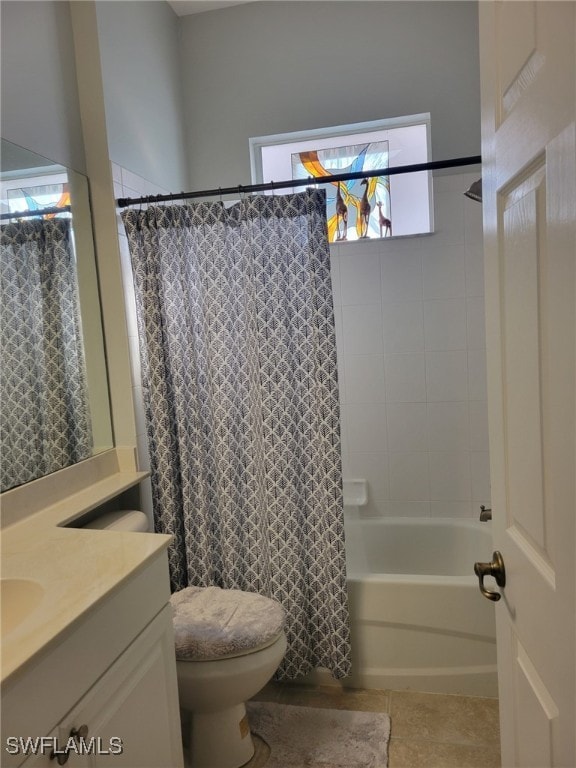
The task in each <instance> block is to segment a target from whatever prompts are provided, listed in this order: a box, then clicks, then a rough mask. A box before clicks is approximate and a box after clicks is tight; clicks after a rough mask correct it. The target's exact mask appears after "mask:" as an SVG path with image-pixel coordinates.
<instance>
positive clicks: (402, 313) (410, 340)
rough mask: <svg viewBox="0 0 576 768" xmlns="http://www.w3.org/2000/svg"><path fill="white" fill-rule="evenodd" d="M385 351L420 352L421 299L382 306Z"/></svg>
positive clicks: (422, 325)
mask: <svg viewBox="0 0 576 768" xmlns="http://www.w3.org/2000/svg"><path fill="white" fill-rule="evenodd" d="M382 322H383V324H384V351H385V352H422V351H423V350H424V315H423V310H422V302H421V301H406V302H403V303H402V304H389V303H386V304H384V305H383V306H382Z"/></svg>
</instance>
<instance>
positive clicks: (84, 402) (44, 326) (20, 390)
mask: <svg viewBox="0 0 576 768" xmlns="http://www.w3.org/2000/svg"><path fill="white" fill-rule="evenodd" d="M0 158H1V163H0V192H1V194H0V217H1V218H0V230H1V231H0V268H1V281H0V397H1V403H2V406H1V412H0V413H1V416H0V446H1V455H2V461H1V462H0V490H1V491H6V490H8V489H9V488H14V487H16V486H18V485H22V484H23V483H27V482H30V481H31V480H35V479H37V478H39V477H43V476H45V475H47V474H50V473H51V472H55V471H57V470H59V469H63V468H64V467H67V466H70V465H71V464H75V463H77V462H79V461H82V460H83V459H87V458H89V457H90V456H93V455H95V454H96V453H99V452H101V451H104V450H107V449H109V448H111V447H112V446H113V436H112V423H111V416H110V400H109V392H108V380H107V373H106V358H105V352H104V340H103V333H102V321H101V311H100V299H99V293H98V280H97V272H96V260H95V253H94V242H93V237H92V219H91V215H90V201H89V192H88V180H87V179H86V177H84V176H82V175H81V174H79V173H77V172H75V171H72V170H71V169H68V168H65V167H63V166H61V165H57V164H55V163H53V162H52V161H50V160H48V159H47V158H44V157H40V156H39V155H37V154H35V153H33V152H30V151H28V150H26V149H24V148H22V147H18V146H16V145H15V144H12V143H11V142H8V141H6V140H4V139H2V144H1V149H0Z"/></svg>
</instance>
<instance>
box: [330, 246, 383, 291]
mask: <svg viewBox="0 0 576 768" xmlns="http://www.w3.org/2000/svg"><path fill="white" fill-rule="evenodd" d="M340 281H341V295H342V304H343V305H346V304H379V303H380V301H381V299H382V296H381V291H380V256H379V254H378V253H376V252H375V253H363V252H362V251H361V250H360V246H356V244H353V243H350V244H349V246H348V248H347V249H346V251H345V252H344V253H342V252H341V254H340Z"/></svg>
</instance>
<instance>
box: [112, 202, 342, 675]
mask: <svg viewBox="0 0 576 768" xmlns="http://www.w3.org/2000/svg"><path fill="white" fill-rule="evenodd" d="M122 217H123V220H124V224H125V227H126V231H127V234H128V241H129V247H130V252H131V258H132V267H133V272H134V281H135V289H136V304H137V310H138V322H139V332H140V340H141V341H140V346H141V363H142V378H143V385H144V398H145V405H146V412H147V423H148V439H149V447H150V457H151V468H152V491H153V500H154V513H155V524H156V530H158V531H161V532H164V533H170V534H172V535H173V536H174V541H173V544H172V547H171V549H170V553H169V557H170V571H171V579H172V588H173V589H174V590H178V589H181V588H183V587H185V586H187V585H196V586H208V585H216V586H220V587H223V588H229V589H230V588H234V589H242V590H246V591H253V592H259V593H261V594H264V595H267V596H269V597H272V598H275V599H276V600H278V601H279V602H281V603H282V605H283V606H284V608H285V610H286V614H287V627H286V632H287V637H288V644H289V649H288V652H287V654H286V657H285V659H284V662H283V664H282V666H281V667H280V670H279V673H278V677H280V678H294V677H297V676H299V675H303V674H306V673H307V672H309V671H310V670H311V669H313V668H314V667H325V668H328V669H329V670H331V672H332V674H333V675H334V676H335V677H343V676H345V675H347V674H349V668H350V661H349V656H350V644H349V630H348V607H347V598H346V582H345V554H344V530H343V510H342V480H341V459H340V434H339V407H338V391H337V375H336V343H335V332H334V315H333V305H332V293H331V283H330V263H329V249H328V241H327V235H326V219H325V193H324V191H323V190H313V191H307V192H304V193H300V194H295V195H282V196H275V197H273V196H264V195H261V196H255V197H247V198H246V199H244V200H242V201H240V202H239V203H237V204H235V205H233V206H232V207H230V208H226V206H225V205H224V204H223V203H222V202H214V203H199V204H196V205H181V206H170V207H149V208H148V209H147V210H144V211H136V210H128V211H125V212H124V213H123V214H122Z"/></svg>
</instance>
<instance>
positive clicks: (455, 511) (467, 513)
mask: <svg viewBox="0 0 576 768" xmlns="http://www.w3.org/2000/svg"><path fill="white" fill-rule="evenodd" d="M472 515H473V510H472V502H470V501H432V502H431V503H430V516H431V517H465V518H469V517H472Z"/></svg>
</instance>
